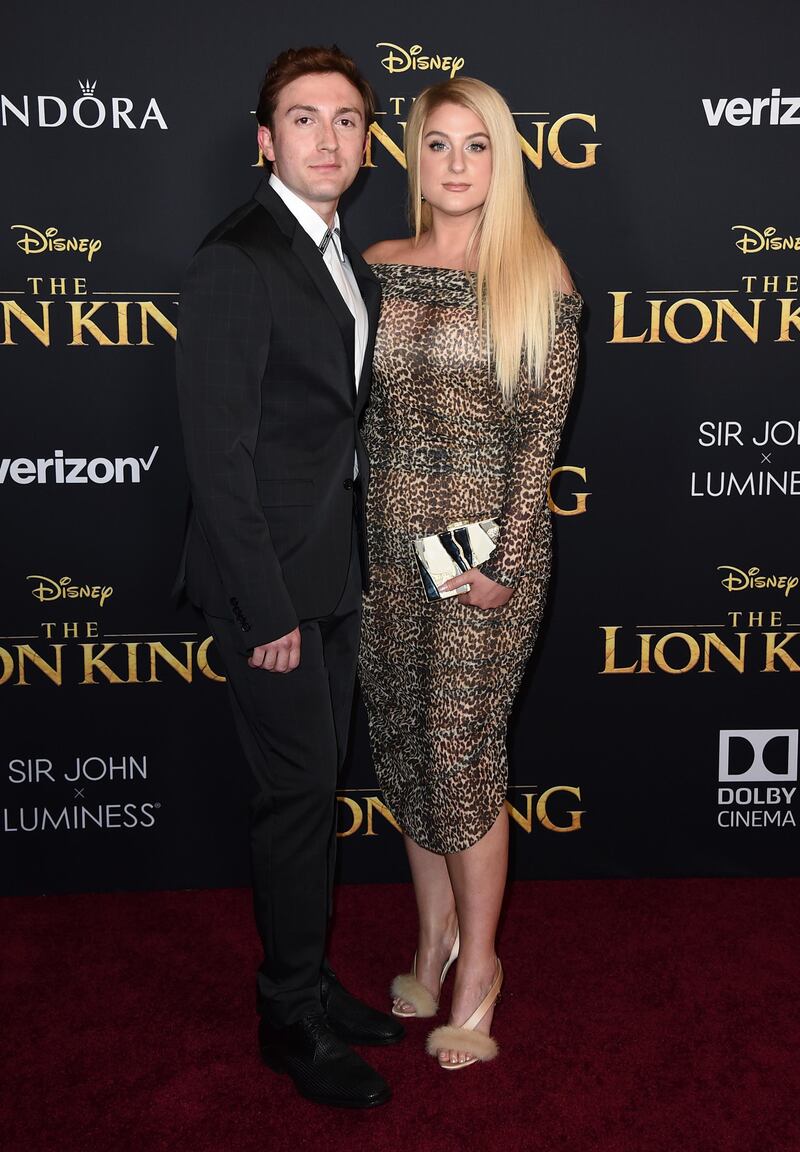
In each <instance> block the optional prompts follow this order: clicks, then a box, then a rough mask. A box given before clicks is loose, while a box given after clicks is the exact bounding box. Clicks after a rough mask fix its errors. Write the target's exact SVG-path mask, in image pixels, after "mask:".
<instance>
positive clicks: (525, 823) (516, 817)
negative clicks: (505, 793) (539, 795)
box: [505, 792, 534, 832]
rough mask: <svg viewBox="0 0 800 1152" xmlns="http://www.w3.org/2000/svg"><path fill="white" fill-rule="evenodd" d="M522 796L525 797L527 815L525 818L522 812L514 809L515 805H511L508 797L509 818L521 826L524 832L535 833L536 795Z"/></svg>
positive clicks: (525, 793)
mask: <svg viewBox="0 0 800 1152" xmlns="http://www.w3.org/2000/svg"><path fill="white" fill-rule="evenodd" d="M522 795H523V796H524V797H525V815H524V816H523V814H522V812H520V811H519V809H517V808H515V807H514V805H513V804H512V803H511V801H510V800H509V799H508V798H507V797H506V802H505V804H506V810H507V812H508V814H509V816H510V817H511V819H512V820H513V821H514V823H515V824H519V826H520V828H521V829H522V831H523V832H532V831H533V796H534V793H533V792H523V793H522Z"/></svg>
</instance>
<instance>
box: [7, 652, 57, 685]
mask: <svg viewBox="0 0 800 1152" xmlns="http://www.w3.org/2000/svg"><path fill="white" fill-rule="evenodd" d="M50 647H51V648H52V649H53V652H54V653H55V657H56V662H55V665H53V664H48V663H47V661H46V660H45V658H44V656H41V655H40V654H39V653H38V652H37V651H36V650H35V649H34V648H32V647H31V646H30V644H17V645H16V649H17V652H18V653H19V679H18V680H17V684H25V685H27V684H28V681H27V680H26V679H25V661H26V660H30V662H31V664H33V666H34V668H38V669H39V671H40V672H44V674H45V676H46V677H47V678H48V680H52V682H53V683H54V684H57V685H58V686H59V687H60V686H61V650H62V649H63V647H64V645H63V644H51V645H50Z"/></svg>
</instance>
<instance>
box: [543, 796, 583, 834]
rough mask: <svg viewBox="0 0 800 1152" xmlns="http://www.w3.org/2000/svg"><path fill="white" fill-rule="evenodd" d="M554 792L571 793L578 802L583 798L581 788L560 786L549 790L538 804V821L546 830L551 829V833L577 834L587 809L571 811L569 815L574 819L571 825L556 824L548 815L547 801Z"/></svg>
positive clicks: (568, 812)
mask: <svg viewBox="0 0 800 1152" xmlns="http://www.w3.org/2000/svg"><path fill="white" fill-rule="evenodd" d="M554 792H569V793H570V795H572V796H574V797H575V798H576V799H577V800H578V801H580V798H581V790H580V788H571V787H569V785H567V784H559V785H556V786H555V787H554V788H548V789H547V791H546V792H543V793H542V794H541V796H540V797H539V799H538V800H537V802H536V816H537V819H538V820H539V822H540V823H541V824H543V825H544V827H545V828H549V829H550V831H551V832H577V831H578V829H579V828H580V826H581V816H583V815H584V814H585V811H586V809H585V808H583V809H576V810H572V809H569V810H568V811H567V815H568V816H571V817H572V820H571V822H570V823H569V824H554V823H553V821H552V820H551V819H550V817H549V816H548V814H547V801H548V800H549V799H550V797H551V796H552V795H553V793H554Z"/></svg>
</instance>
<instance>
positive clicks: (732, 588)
mask: <svg viewBox="0 0 800 1152" xmlns="http://www.w3.org/2000/svg"><path fill="white" fill-rule="evenodd" d="M717 571H718V572H727V573H728V575H727V576H723V577H722V587H723V588H727V589H728V591H729V592H747V591H749V590H751V589H753V588H780V589H781V590H782V592H783V594H784V596H788V595H789V593H790V592H794V590H795V588H796V587H797V585H798V583H799V582H800V579H799V578H798V577H797V576H762V575H761V569H760V568H748V569H747V571H746V572H745V571H744V570H743V569H741V568H734V567H733V566H732V565H730V564H719V565H718V566H717Z"/></svg>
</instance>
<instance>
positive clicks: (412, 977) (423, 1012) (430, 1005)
mask: <svg viewBox="0 0 800 1152" xmlns="http://www.w3.org/2000/svg"><path fill="white" fill-rule="evenodd" d="M458 945H459V935H458V932H456V938H455V940H454V941H453V947H452V948H451V949H450V955H449V956H448V957H447V960H446V961H445V965H444V968H442V974H441V976H440V977H439V992H440V994H441V991H442V985H443V984H444V981H445V977H446V976H447V973H448V972H449V971H450V969H451V968H452V966H453V964H454V962H455V961H456V960H457V959H458ZM389 991H390V993H391V995H392V996H393V997H394V998H395V999H396V1000H405V1001H406V1002H407V1003H408V1004H410V1005H411V1008H410V1009H408V1008H398V1007H397V1005H396V1004H393V1005H392V1015H393V1016H400V1017H402V1018H403V1019H404V1020H410V1019H411V1017H412V1016H418V1017H420V1018H426V1017H429V1016H435V1015H436V1013H437V1011H438V1010H439V1001H438V1000H434V998H433V996H431V994H430V992H429V991H428V989H427V988H426V987H425V985H424V984H420V982H419V980H417V954H416V952H415V953H414V963H413V964H412V965H411V971H410V972H404V973H402V974H401V975H400V976H395V978H394V980H393V981H392V986H391V988H390V989H389Z"/></svg>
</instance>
